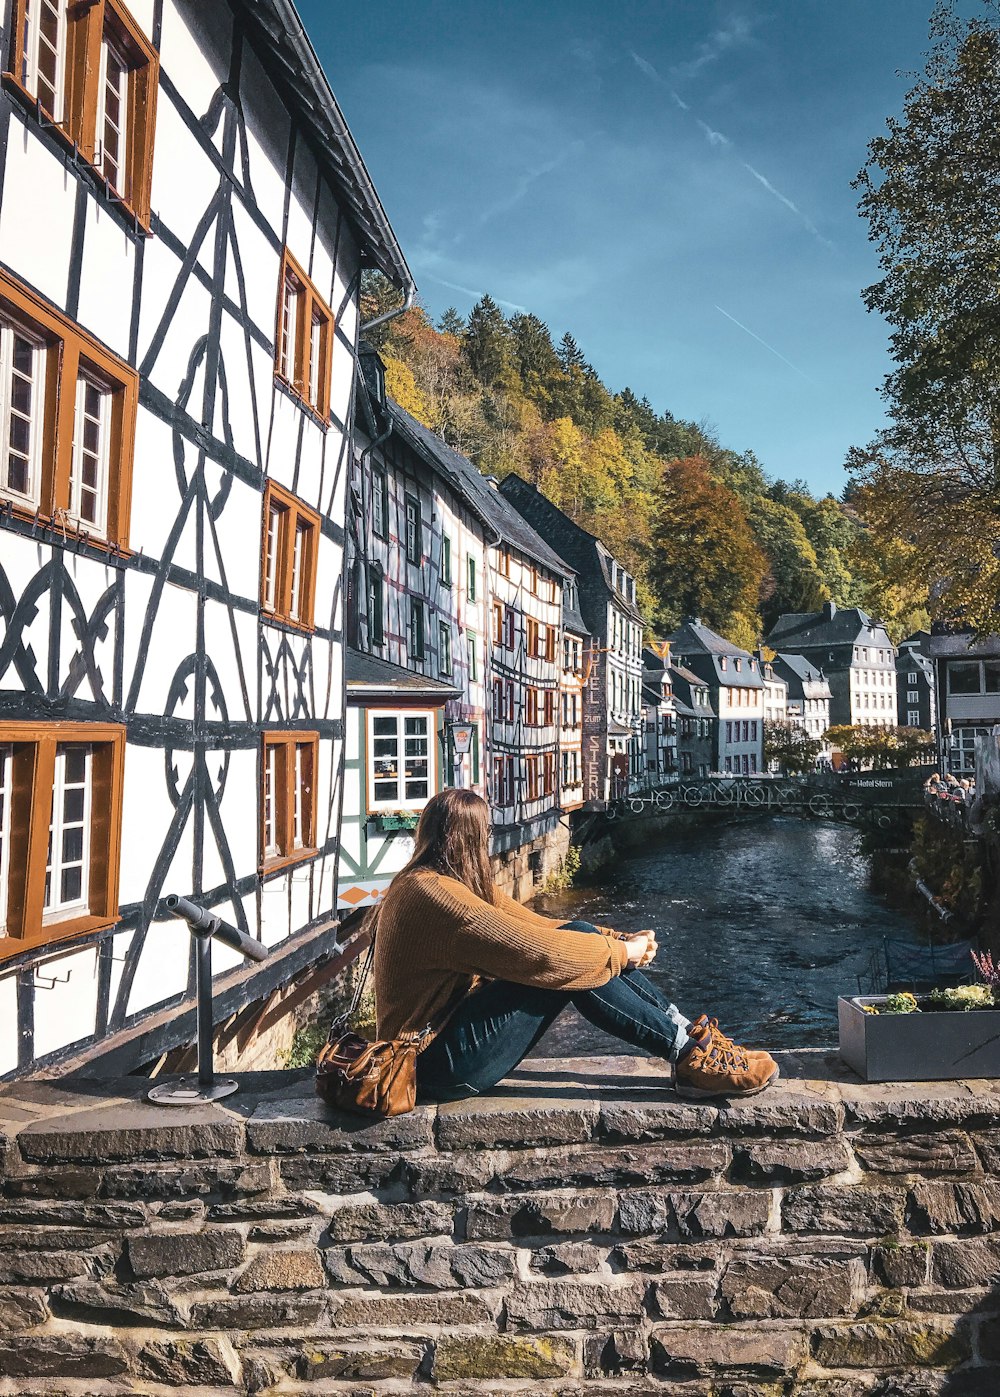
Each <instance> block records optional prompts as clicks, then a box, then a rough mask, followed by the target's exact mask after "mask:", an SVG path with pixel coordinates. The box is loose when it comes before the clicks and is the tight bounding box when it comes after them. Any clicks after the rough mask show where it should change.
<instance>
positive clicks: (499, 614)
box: [493, 601, 504, 645]
mask: <svg viewBox="0 0 1000 1397" xmlns="http://www.w3.org/2000/svg"><path fill="white" fill-rule="evenodd" d="M503 613H504V607H503V602H499V601H495V602H494V603H493V644H494V645H502V644H503Z"/></svg>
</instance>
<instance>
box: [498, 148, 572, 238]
mask: <svg viewBox="0 0 1000 1397" xmlns="http://www.w3.org/2000/svg"><path fill="white" fill-rule="evenodd" d="M582 146H583V142H582V141H572V142H571V143H570V144H569V145H568V146H567V147H566V149H565V150H564V151H562V153H561V154H559V155H557V156H556V157H555V158H554V159H552V160H547V161H546V162H545V164H544V165H539V166H537V167H536V168H535V169H533V170H527V171H525V173H524V174H523V175H522V176H521V178H520V179H519V180H518V181H517V183H516V184H515V186H514V188H513V189H512V190H511V192H510V194H508V195H507V197H506V198H504V199H499V200H497V202H496V203H495V204H491V205H490V207H489V208H488V209H484V210H483V212H482V213H481V214H480V215H479V220H478V221H479V225H480V227H482V225H483V224H485V223H490V222H492V220H493V219H494V218H499V216H500V215H501V214H504V213H508V212H509V211H510V210H511V209H512V208H514V207H515V206H516V205H517V204H519V203H520V202H521V200H522V199H524V198H526V197H527V195H528V191H529V190H530V189H531V186H532V185H533V184H535V183H536V182H537V181H538V180H540V179H544V177H545V176H546V175H551V174H552V171H553V170H557V169H558V168H559V166H560V165H562V164H564V163H565V161H566V160H568V159H569V157H570V156H571V155H574V154H576V152H577V151H579V150H580V149H582Z"/></svg>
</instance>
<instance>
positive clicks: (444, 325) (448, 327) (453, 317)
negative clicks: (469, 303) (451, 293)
mask: <svg viewBox="0 0 1000 1397" xmlns="http://www.w3.org/2000/svg"><path fill="white" fill-rule="evenodd" d="M437 327H438V329H439V330H440V331H441V333H442V335H454V336H455V338H456V339H458V340H460V339H461V338H462V336H463V335H464V334H465V321H464V320H463V319H462V317H461V316H460V315H459V313H458V311H457V310H456V309H455V307H454V306H449V307H448V309H447V310H446V311H445V313H444V315H442V317H441V319H440V320H439V321H438V326H437Z"/></svg>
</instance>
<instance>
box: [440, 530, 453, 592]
mask: <svg viewBox="0 0 1000 1397" xmlns="http://www.w3.org/2000/svg"><path fill="white" fill-rule="evenodd" d="M441 582H442V584H443V585H444V586H445V587H450V586H451V539H450V538H449V537H448V535H447V534H445V536H444V537H443V538H442V540H441Z"/></svg>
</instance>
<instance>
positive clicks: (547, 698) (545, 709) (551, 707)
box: [542, 689, 556, 727]
mask: <svg viewBox="0 0 1000 1397" xmlns="http://www.w3.org/2000/svg"><path fill="white" fill-rule="evenodd" d="M542 716H543V721H544V723H545V726H546V727H551V726H552V724H553V723H554V722H555V720H556V695H555V690H554V689H546V690H545V694H544V696H543V699H542Z"/></svg>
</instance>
